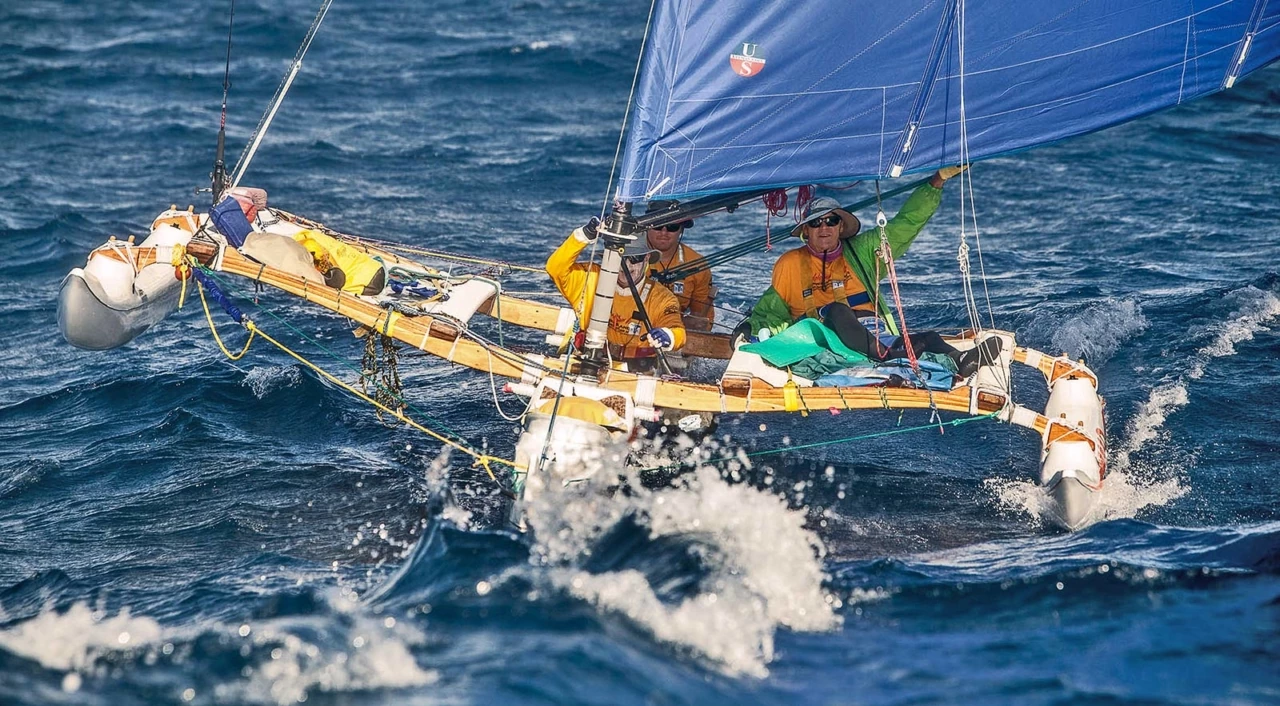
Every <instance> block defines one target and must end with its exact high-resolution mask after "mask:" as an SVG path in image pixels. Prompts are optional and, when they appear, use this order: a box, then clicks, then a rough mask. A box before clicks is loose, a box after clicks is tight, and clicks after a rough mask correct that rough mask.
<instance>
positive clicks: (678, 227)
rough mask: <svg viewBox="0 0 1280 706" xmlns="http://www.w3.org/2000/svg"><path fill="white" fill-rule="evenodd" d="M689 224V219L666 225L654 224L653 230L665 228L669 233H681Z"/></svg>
mask: <svg viewBox="0 0 1280 706" xmlns="http://www.w3.org/2000/svg"><path fill="white" fill-rule="evenodd" d="M688 225H689V221H680V222H679V223H668V224H666V225H665V226H654V227H653V230H665V231H667V232H668V233H679V232H680V231H682V230H684V229H685V226H688Z"/></svg>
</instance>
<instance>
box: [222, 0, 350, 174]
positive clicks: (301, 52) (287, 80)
mask: <svg viewBox="0 0 1280 706" xmlns="http://www.w3.org/2000/svg"><path fill="white" fill-rule="evenodd" d="M332 4H333V0H324V2H323V4H321V5H320V11H319V12H317V13H316V18H315V19H314V20H312V22H311V27H310V29H308V30H307V36H305V37H303V39H302V46H300V47H298V53H297V54H296V55H294V57H293V63H292V64H290V65H289V70H288V71H287V72H286V73H285V75H284V79H283V80H282V81H281V82H280V87H279V88H277V89H276V94H275V96H274V97H272V99H271V105H270V107H268V108H267V112H266V113H264V114H263V116H262V119H261V120H259V121H258V127H256V128H254V130H253V137H252V139H251V140H250V141H249V144H248V145H246V146H245V148H244V152H241V153H240V158H239V159H238V160H236V168H235V177H234V178H233V179H232V180H231V187H232V188H235V187H236V186H239V185H240V179H241V178H243V177H244V173H245V170H247V169H248V168H249V162H251V161H253V155H254V154H255V153H257V151H258V145H260V144H261V143H262V138H263V136H264V135H266V133H267V128H269V127H271V121H272V120H273V119H275V117H276V111H277V110H279V109H280V104H281V103H282V102H284V97H285V94H287V93H288V92H289V87H290V86H292V85H293V80H294V79H295V78H297V76H298V70H299V69H301V68H302V58H303V57H304V56H306V54H307V50H308V49H310V48H311V42H312V40H314V39H315V38H316V32H318V31H320V23H321V22H324V18H325V15H327V14H328V13H329V6H330V5H332Z"/></svg>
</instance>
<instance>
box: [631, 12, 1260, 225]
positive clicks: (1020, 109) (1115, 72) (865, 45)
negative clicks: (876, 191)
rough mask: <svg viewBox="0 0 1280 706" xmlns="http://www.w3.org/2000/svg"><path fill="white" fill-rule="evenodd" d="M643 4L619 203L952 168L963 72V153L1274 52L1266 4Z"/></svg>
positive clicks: (1141, 109)
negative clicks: (649, 12)
mask: <svg viewBox="0 0 1280 706" xmlns="http://www.w3.org/2000/svg"><path fill="white" fill-rule="evenodd" d="M655 2H656V7H655V8H654V13H653V19H652V23H653V24H652V27H651V30H650V36H649V38H648V41H647V43H646V48H645V50H644V56H643V57H642V63H641V74H640V77H639V85H638V86H637V92H636V99H635V105H634V107H633V109H632V117H631V120H630V125H629V130H628V134H627V140H626V147H625V153H624V156H623V162H622V171H621V177H620V181H619V187H618V194H617V196H618V198H620V199H622V200H624V201H637V200H642V199H646V198H688V197H690V196H694V195H703V194H710V193H723V192H733V191H742V190H747V189H754V188H761V187H781V186H792V185H796V184H808V183H824V182H831V181H841V180H849V179H859V178H872V177H884V176H897V175H899V174H905V173H911V172H918V171H926V170H932V169H935V168H937V167H939V166H941V165H944V164H954V163H956V162H959V161H960V159H961V145H962V141H961V129H960V128H961V123H960V117H961V98H962V90H961V87H962V85H963V99H964V116H965V132H966V133H967V144H968V149H969V159H970V160H978V159H982V158H985V157H990V156H993V155H998V154H1003V153H1008V152H1011V151H1014V150H1019V149H1025V148H1028V147H1032V146H1035V145H1040V144H1044V143H1047V142H1052V141H1054V140H1059V139H1062V138H1064V137H1070V136H1073V135H1079V134H1082V133H1086V132H1091V131H1093V130H1098V129H1101V128H1104V127H1107V126H1109V125H1114V124H1116V123H1120V122H1123V121H1126V120H1130V119H1132V118H1136V117H1138V116H1141V115H1144V114H1147V113H1150V112H1152V111H1155V110H1159V109H1161V108H1165V107H1168V106H1172V105H1176V104H1178V103H1182V102H1185V101H1188V100H1192V99H1194V98H1197V97H1200V96H1204V95H1206V94H1209V93H1213V92H1215V91H1218V90H1221V89H1223V88H1226V87H1229V86H1230V85H1231V84H1232V83H1234V82H1235V81H1236V80H1238V79H1239V78H1240V77H1241V76H1244V75H1245V74H1247V73H1249V72H1251V71H1254V70H1256V69H1258V68H1260V67H1262V66H1265V65H1266V64H1268V63H1271V62H1272V61H1275V60H1276V58H1277V57H1280V0H1147V1H1145V2H1143V1H1142V0H986V1H985V2H975V3H964V2H963V1H962V0H892V1H890V0H803V2H788V3H783V2H776V0H655ZM962 38H963V42H962V41H961V39H962ZM962 49H963V62H962V52H961V50H962Z"/></svg>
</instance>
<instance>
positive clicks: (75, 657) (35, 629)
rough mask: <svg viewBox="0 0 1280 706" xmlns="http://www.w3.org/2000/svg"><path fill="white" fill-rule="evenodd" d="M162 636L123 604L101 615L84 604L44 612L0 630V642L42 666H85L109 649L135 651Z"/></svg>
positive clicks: (152, 624) (152, 623) (156, 627)
mask: <svg viewBox="0 0 1280 706" xmlns="http://www.w3.org/2000/svg"><path fill="white" fill-rule="evenodd" d="M162 637H163V630H162V629H161V627H160V624H159V623H157V622H156V621H154V620H152V619H150V618H147V617H141V616H139V617H134V616H132V615H130V614H129V609H128V608H122V609H121V610H120V612H119V613H117V614H116V615H114V616H106V615H104V614H102V613H101V612H99V611H95V610H93V609H92V608H90V607H89V606H88V605H86V604H84V603H76V604H74V605H72V606H71V607H70V608H68V609H67V611H66V612H65V613H58V612H57V611H52V610H51V611H46V612H43V613H41V614H39V615H37V616H36V617H34V618H31V619H30V620H26V621H24V622H21V623H18V624H17V625H15V626H14V627H11V628H9V629H8V630H5V631H2V632H0V647H2V648H4V649H5V650H8V651H9V652H11V653H13V654H15V655H18V656H20V657H24V658H26V659H30V660H33V661H35V662H39V663H40V665H41V666H42V667H45V668H47V669H58V670H62V671H71V670H76V671H89V670H91V669H92V667H93V665H94V664H95V662H96V661H97V660H98V659H99V658H100V657H102V656H104V655H106V654H108V653H112V652H137V651H140V650H144V649H146V647H147V646H149V645H154V644H156V643H158V642H159V641H160V640H161V639H162Z"/></svg>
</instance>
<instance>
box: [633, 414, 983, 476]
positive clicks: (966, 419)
mask: <svg viewBox="0 0 1280 706" xmlns="http://www.w3.org/2000/svg"><path fill="white" fill-rule="evenodd" d="M998 414H1000V412H999V411H996V412H988V413H986V414H983V415H979V416H976V417H960V418H958V419H952V420H951V421H949V422H942V421H939V422H938V423H936V424H935V423H934V422H933V421H932V420H930V421H929V423H928V424H922V425H920V426H915V427H905V428H897V429H890V430H888V431H877V432H871V433H869V434H859V435H857V436H847V437H845V438H843V439H829V440H827V441H815V442H813V443H811V444H800V445H799V446H781V447H778V448H775V449H765V450H764V451H752V452H751V453H748V454H742V455H738V454H734V455H732V456H722V457H720V458H713V459H708V460H706V461H698V463H700V464H702V463H705V464H718V463H725V462H728V461H738V460H741V458H742V457H743V456H745V457H746V458H755V457H757V456H771V455H774V454H780V453H786V452H788V451H800V450H802V449H813V448H820V447H823V446H832V445H835V444H847V443H851V442H854V441H866V440H868V439H876V438H880V437H883V436H895V435H897V434H906V433H909V432H914V431H926V430H931V429H939V428H942V427H958V426H960V425H961V424H968V423H970V422H980V421H983V420H986V419H995V420H996V421H1000V420H999V418H998V417H997V416H996V415H998ZM681 465H682V464H672V465H667V466H654V467H652V468H642V469H640V472H641V473H650V472H654V471H668V470H675V469H678V468H680V467H681Z"/></svg>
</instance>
